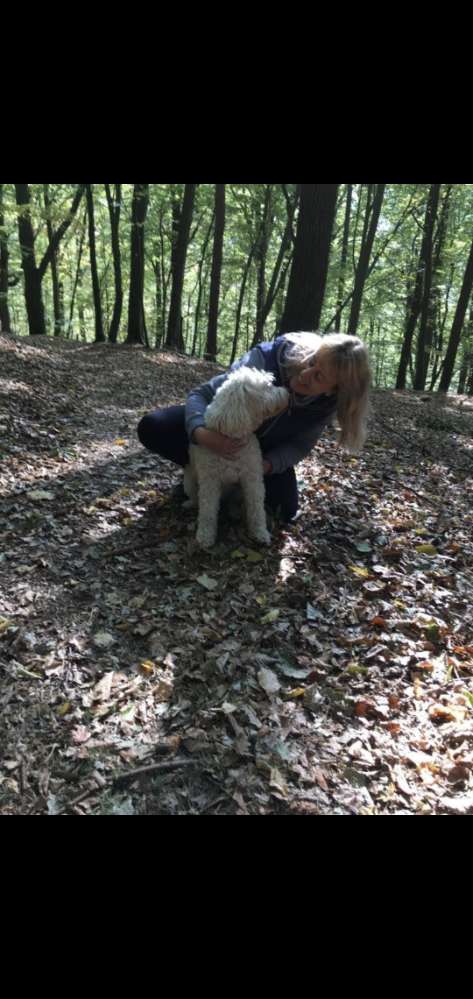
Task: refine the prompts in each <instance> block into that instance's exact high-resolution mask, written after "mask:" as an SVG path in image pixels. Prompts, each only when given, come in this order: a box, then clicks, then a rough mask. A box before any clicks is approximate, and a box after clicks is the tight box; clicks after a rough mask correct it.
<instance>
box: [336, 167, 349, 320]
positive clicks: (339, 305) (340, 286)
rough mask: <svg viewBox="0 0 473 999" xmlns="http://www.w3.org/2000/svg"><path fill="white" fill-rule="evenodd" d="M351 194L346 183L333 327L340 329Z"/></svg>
mask: <svg viewBox="0 0 473 999" xmlns="http://www.w3.org/2000/svg"><path fill="white" fill-rule="evenodd" d="M352 194H353V184H347V203H346V207H345V221H344V223H343V239H342V255H341V259H340V274H339V277H338V294H337V312H336V315H335V329H336V330H339V329H340V324H341V321H342V302H343V295H344V291H345V273H346V266H347V256H348V237H349V235H350V215H351V199H352Z"/></svg>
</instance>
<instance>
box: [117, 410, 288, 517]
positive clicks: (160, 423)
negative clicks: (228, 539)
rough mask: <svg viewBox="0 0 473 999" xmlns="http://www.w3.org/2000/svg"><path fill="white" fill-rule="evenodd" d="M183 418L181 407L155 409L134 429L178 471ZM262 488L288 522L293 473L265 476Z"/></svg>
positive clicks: (183, 461) (183, 459)
mask: <svg viewBox="0 0 473 999" xmlns="http://www.w3.org/2000/svg"><path fill="white" fill-rule="evenodd" d="M184 415H185V406H169V407H168V408H167V409H155V410H154V411H153V412H152V413H147V414H146V416H143V418H142V419H141V420H140V422H139V424H138V427H137V432H138V437H139V439H140V441H141V443H142V444H143V445H144V447H146V448H148V451H153V452H154V454H159V455H160V456H161V458H167V459H168V460H169V461H173V462H174V463H175V464H176V465H181V466H182V467H184V465H187V463H188V461H189V450H188V448H189V438H188V436H187V433H186V428H185V420H184ZM264 484H265V489H266V503H267V505H268V506H269V507H270V509H271V510H274V511H277V510H279V513H280V515H281V517H282V519H283V520H285V521H289V520H292V518H293V517H294V516H295V514H296V513H297V508H298V505H299V500H298V495H297V482H296V476H295V472H294V469H293V468H288V469H286V471H285V472H282V473H281V474H280V475H265V477H264Z"/></svg>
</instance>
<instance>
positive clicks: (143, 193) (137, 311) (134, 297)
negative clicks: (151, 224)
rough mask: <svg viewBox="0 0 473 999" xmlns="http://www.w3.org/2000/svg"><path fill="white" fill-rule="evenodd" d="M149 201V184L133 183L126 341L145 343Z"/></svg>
mask: <svg viewBox="0 0 473 999" xmlns="http://www.w3.org/2000/svg"><path fill="white" fill-rule="evenodd" d="M148 203H149V184H135V186H134V188H133V202H132V209H131V264H130V294H129V299H128V335H127V338H126V343H142V344H145V345H146V344H147V331H146V325H145V321H144V305H143V293H144V277H145V274H144V264H145V254H144V245H145V244H144V225H145V220H146V213H147V211H148Z"/></svg>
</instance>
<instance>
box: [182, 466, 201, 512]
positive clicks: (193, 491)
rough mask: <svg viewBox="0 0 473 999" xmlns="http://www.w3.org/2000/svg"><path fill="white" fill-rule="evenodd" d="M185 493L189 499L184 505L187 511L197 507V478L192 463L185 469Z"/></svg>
mask: <svg viewBox="0 0 473 999" xmlns="http://www.w3.org/2000/svg"><path fill="white" fill-rule="evenodd" d="M184 492H185V494H186V496H187V497H188V499H186V501H185V502H184V503H183V504H182V505H183V507H184V509H185V510H189V509H190V508H191V507H195V506H197V477H196V474H195V470H194V469H193V467H192V462H190V463H189V464H188V465H185V467H184Z"/></svg>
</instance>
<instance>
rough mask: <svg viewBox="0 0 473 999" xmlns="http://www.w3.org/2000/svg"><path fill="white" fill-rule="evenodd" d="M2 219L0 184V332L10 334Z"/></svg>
mask: <svg viewBox="0 0 473 999" xmlns="http://www.w3.org/2000/svg"><path fill="white" fill-rule="evenodd" d="M4 226H5V219H4V217H3V184H0V332H1V333H11V326H10V312H9V309H8V257H9V254H8V241H7V236H6V233H5V228H4Z"/></svg>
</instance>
